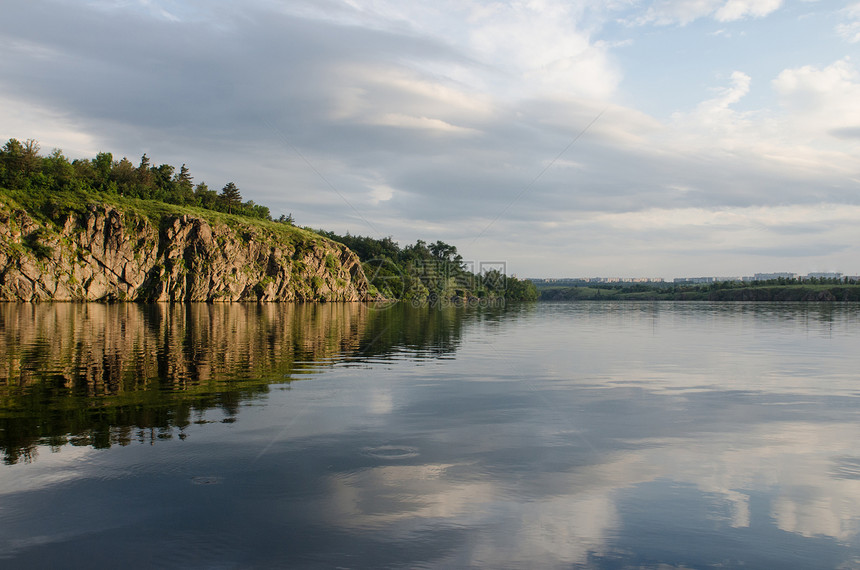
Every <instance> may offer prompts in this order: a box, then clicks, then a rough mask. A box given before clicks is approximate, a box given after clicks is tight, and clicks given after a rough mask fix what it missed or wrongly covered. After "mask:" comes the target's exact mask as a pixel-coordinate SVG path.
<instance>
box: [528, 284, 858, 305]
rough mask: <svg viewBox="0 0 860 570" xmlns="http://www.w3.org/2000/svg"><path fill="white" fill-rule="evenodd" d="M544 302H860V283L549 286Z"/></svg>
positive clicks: (545, 290) (540, 298)
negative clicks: (728, 285)
mask: <svg viewBox="0 0 860 570" xmlns="http://www.w3.org/2000/svg"><path fill="white" fill-rule="evenodd" d="M539 292H540V297H539V300H541V301H726V302H732V301H760V302H785V301H787V302H860V285H857V284H848V285H835V284H834V285H831V284H810V285H794V284H792V285H766V286H740V287H727V288H719V287H718V286H717V287H715V286H695V287H659V288H658V287H647V286H642V285H638V286H632V287H623V286H601V287H547V288H542V289H540V291H539Z"/></svg>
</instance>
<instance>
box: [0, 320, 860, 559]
mask: <svg viewBox="0 0 860 570" xmlns="http://www.w3.org/2000/svg"><path fill="white" fill-rule="evenodd" d="M858 347H860V305H851V304H840V305H828V304H823V305H805V304H785V305H779V304H707V303H642V304H639V303H627V304H621V303H617V304H613V303H606V304H602V303H570V304H564V303H560V304H555V303H544V304H532V305H517V306H509V307H507V308H506V309H486V308H484V309H463V308H446V309H430V308H420V309H414V308H411V307H406V306H395V307H393V308H389V309H387V310H379V309H375V308H373V307H368V306H364V305H360V304H347V305H337V304H329V305H229V306H213V305H202V304H201V305H174V306H171V305H156V306H141V305H96V304H90V305H76V304H56V305H50V304H41V305H16V304H4V305H0V452H2V455H3V459H4V462H3V464H2V465H0V566H2V567H10V568H61V567H62V568H92V567H116V566H117V565H120V564H121V565H122V566H123V567H126V568H174V567H175V568H258V567H263V568H265V567H273V568H281V567H290V568H303V567H310V568H316V567H320V568H380V567H389V568H396V567H409V568H416V567H418V568H447V567H481V568H522V567H535V568H538V567H540V568H555V567H560V568H562V567H566V568H571V567H573V568H675V567H680V568H709V567H719V568H798V569H800V568H802V569H808V568H858V567H860V443H858V442H860V374H858V369H860V366H858V365H860V355H858V352H860V351H858Z"/></svg>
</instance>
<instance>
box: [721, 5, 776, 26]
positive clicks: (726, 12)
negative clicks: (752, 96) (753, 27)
mask: <svg viewBox="0 0 860 570" xmlns="http://www.w3.org/2000/svg"><path fill="white" fill-rule="evenodd" d="M780 6H782V0H728V1H727V2H726V3H725V4H724V5H723V6H722V7H720V8H719V9H718V10H717V11H716V13H715V14H714V18H715V19H717V20H718V21H720V22H733V21H735V20H740V19H743V18H746V17H747V16H750V17H754V18H761V17H763V16H767V15H768V14H770V13H771V12H775V11H776V10H778V9H779V8H780Z"/></svg>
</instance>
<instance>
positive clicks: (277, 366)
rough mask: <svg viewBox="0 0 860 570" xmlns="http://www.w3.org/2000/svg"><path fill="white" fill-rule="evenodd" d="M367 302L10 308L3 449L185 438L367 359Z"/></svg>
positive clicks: (8, 454) (0, 377) (0, 421)
mask: <svg viewBox="0 0 860 570" xmlns="http://www.w3.org/2000/svg"><path fill="white" fill-rule="evenodd" d="M367 315H368V309H367V308H366V307H364V306H362V305H359V304H317V305H310V304H309V305H288V304H230V305H227V304H217V305H207V304H184V305H168V304H160V305H136V304H118V305H101V304H84V305H79V304H65V303H63V304H33V305H29V304H28V305H24V304H21V305H18V304H3V305H2V306H0V354H2V355H3V359H2V361H0V447H2V448H3V451H4V454H5V460H6V462H7V463H15V462H16V461H18V459H19V458H27V457H28V456H29V455H30V454H32V452H33V450H34V448H35V445H36V444H38V443H46V444H49V445H52V446H61V445H64V444H67V443H71V444H73V445H92V446H94V447H109V446H111V445H114V444H119V445H125V444H128V443H130V442H132V441H136V440H151V441H155V440H157V439H164V438H170V437H174V431H176V430H175V428H178V431H179V434H178V435H179V437H184V433H183V430H184V428H185V427H186V426H188V425H189V424H190V423H192V422H193V421H195V420H194V418H195V416H196V417H197V418H198V419H197V421H201V420H200V418H202V417H203V412H205V411H206V410H210V409H221V410H222V411H223V414H224V415H225V418H224V420H223V421H232V418H233V417H234V416H235V415H236V413H237V411H238V408H239V405H240V404H241V402H243V401H244V400H247V399H250V398H254V397H256V396H258V395H259V394H261V393H265V392H267V391H268V385H269V384H270V383H272V382H278V381H287V380H289V378H290V376H291V374H292V372H293V370H294V368H295V366H296V362H297V361H304V362H306V363H309V364H303V366H304V365H312V364H310V363H313V362H315V361H320V360H324V359H329V358H331V357H333V356H336V355H338V354H343V353H349V352H353V351H355V350H356V348H357V346H358V339H359V338H360V337H361V335H362V332H363V328H364V326H365V322H366V320H367Z"/></svg>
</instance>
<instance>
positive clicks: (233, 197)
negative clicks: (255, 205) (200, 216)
mask: <svg viewBox="0 0 860 570" xmlns="http://www.w3.org/2000/svg"><path fill="white" fill-rule="evenodd" d="M220 198H221V202H223V204H224V206H225V207H226V208H227V212H228V213H230V214H232V213H233V210H234V209H235V208H236V207H237V206H241V205H242V194H240V193H239V188H237V187H236V185H235V184H233V183H232V182H228V183H227V184H226V185H225V186H224V188H222V189H221V195H220Z"/></svg>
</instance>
